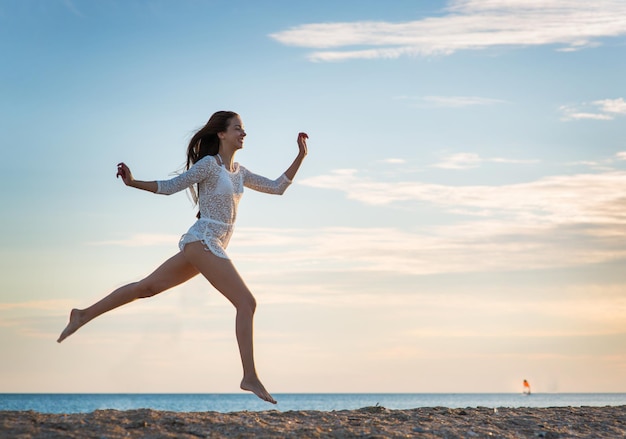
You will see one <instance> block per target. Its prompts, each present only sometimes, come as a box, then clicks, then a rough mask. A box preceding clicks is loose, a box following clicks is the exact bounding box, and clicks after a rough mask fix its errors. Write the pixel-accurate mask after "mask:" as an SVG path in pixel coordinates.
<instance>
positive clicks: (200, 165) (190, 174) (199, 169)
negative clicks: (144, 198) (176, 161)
mask: <svg viewBox="0 0 626 439" xmlns="http://www.w3.org/2000/svg"><path fill="white" fill-rule="evenodd" d="M218 169H219V166H218V165H217V162H216V161H215V157H213V156H206V157H204V158H202V159H200V160H198V161H197V162H196V163H194V164H193V165H192V166H191V168H189V169H188V170H187V171H185V172H183V173H182V174H180V175H178V176H176V177H174V178H171V179H169V180H157V181H139V180H135V179H134V178H133V174H132V173H131V172H130V169H129V168H128V166H126V164H125V163H120V164H118V165H117V176H118V177H122V180H124V184H125V185H126V186H130V187H134V188H137V189H142V190H144V191H149V192H154V193H157V194H162V195H171V194H175V193H176V192H180V191H182V190H184V189H187V188H189V187H191V186H192V185H194V184H196V183H199V182H200V181H202V180H204V179H206V178H209V177H210V176H212V175H213V174H214V173H215V172H216V170H218Z"/></svg>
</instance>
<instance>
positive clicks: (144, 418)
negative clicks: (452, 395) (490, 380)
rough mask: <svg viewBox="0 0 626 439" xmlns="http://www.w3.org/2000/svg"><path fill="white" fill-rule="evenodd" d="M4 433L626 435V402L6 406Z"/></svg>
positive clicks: (0, 419) (14, 438) (1, 422)
mask: <svg viewBox="0 0 626 439" xmlns="http://www.w3.org/2000/svg"><path fill="white" fill-rule="evenodd" d="M0 437H1V438H11V439H26V438H46V439H48V438H81V439H83V438H107V439H109V438H194V439H196V438H354V437H356V438H371V439H374V438H403V437H418V438H551V439H554V438H594V439H595V438H611V439H616V438H626V406H618V407H555V408H499V409H492V408H481V407H479V408H466V409H448V408H444V407H435V408H417V409H412V410H388V409H386V408H383V407H366V408H362V409H359V410H341V411H332V412H322V411H289V412H279V411H276V410H271V411H265V412H234V413H218V412H192V413H179V412H166V411H158V410H149V409H140V410H127V411H119V410H97V411H94V412H92V413H80V414H42V413H37V412H33V411H24V412H16V411H0Z"/></svg>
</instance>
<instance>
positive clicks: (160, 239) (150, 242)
mask: <svg viewBox="0 0 626 439" xmlns="http://www.w3.org/2000/svg"><path fill="white" fill-rule="evenodd" d="M179 239H180V235H166V234H156V233H153V234H150V233H138V234H135V235H132V236H131V237H130V238H126V239H117V240H109V241H93V242H89V243H88V244H89V245H105V246H120V247H152V246H159V245H172V243H176V242H178V240H179Z"/></svg>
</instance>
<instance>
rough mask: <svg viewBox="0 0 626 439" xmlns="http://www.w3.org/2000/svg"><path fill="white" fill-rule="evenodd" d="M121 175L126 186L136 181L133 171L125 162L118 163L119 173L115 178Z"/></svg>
mask: <svg viewBox="0 0 626 439" xmlns="http://www.w3.org/2000/svg"><path fill="white" fill-rule="evenodd" d="M119 177H122V180H123V181H124V184H125V185H126V186H132V182H133V181H135V179H134V178H133V174H132V172H130V168H129V167H128V166H126V163H124V162H122V163H118V164H117V175H116V176H115V178H119Z"/></svg>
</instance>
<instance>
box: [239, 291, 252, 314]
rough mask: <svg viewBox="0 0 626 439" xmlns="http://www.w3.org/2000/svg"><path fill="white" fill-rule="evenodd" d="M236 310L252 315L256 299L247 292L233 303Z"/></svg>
mask: <svg viewBox="0 0 626 439" xmlns="http://www.w3.org/2000/svg"><path fill="white" fill-rule="evenodd" d="M235 307H236V308H237V312H243V313H246V314H250V315H253V314H254V312H255V311H256V299H255V298H254V296H253V295H252V294H248V295H247V296H246V297H245V298H243V299H242V300H240V301H238V302H237V303H236V304H235Z"/></svg>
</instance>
